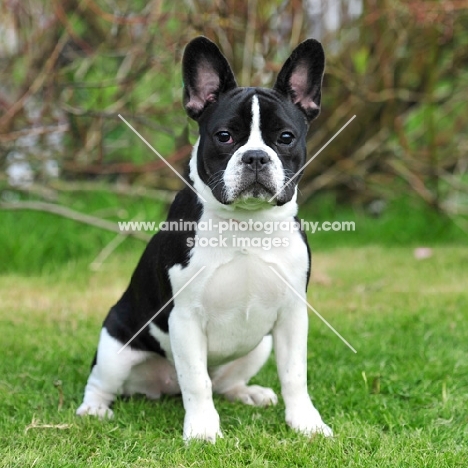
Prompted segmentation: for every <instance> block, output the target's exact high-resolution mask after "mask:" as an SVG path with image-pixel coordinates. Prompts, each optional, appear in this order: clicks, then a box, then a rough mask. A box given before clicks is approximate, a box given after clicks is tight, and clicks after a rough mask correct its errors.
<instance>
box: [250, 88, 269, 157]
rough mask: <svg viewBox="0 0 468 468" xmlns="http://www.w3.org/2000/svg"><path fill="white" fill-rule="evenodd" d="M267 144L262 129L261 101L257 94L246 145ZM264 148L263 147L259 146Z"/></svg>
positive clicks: (254, 99) (253, 101)
mask: <svg viewBox="0 0 468 468" xmlns="http://www.w3.org/2000/svg"><path fill="white" fill-rule="evenodd" d="M256 145H258V146H259V147H262V146H266V145H265V142H264V141H263V138H262V131H261V130H260V103H259V102H258V97H257V95H254V97H253V98H252V125H251V127H250V136H249V140H248V141H247V143H246V145H245V146H256ZM259 149H263V148H259Z"/></svg>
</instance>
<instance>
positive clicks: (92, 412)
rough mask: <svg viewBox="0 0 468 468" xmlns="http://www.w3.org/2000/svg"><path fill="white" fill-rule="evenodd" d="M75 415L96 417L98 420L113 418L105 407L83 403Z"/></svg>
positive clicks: (112, 413) (111, 412) (111, 413)
mask: <svg viewBox="0 0 468 468" xmlns="http://www.w3.org/2000/svg"><path fill="white" fill-rule="evenodd" d="M76 414H77V415H78V416H87V415H89V416H97V417H98V418H99V419H106V418H108V419H112V418H113V417H114V412H113V411H112V410H111V409H110V408H109V407H107V406H104V405H97V406H95V405H90V404H88V403H83V404H82V405H81V406H80V407H79V408H78V409H77V410H76Z"/></svg>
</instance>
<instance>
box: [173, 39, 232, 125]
mask: <svg viewBox="0 0 468 468" xmlns="http://www.w3.org/2000/svg"><path fill="white" fill-rule="evenodd" d="M182 75H183V79H184V106H185V110H186V111H187V114H188V115H189V116H190V117H192V119H195V120H198V118H199V117H201V114H202V113H203V111H204V110H205V109H206V107H208V106H209V105H210V104H211V103H212V102H216V101H217V100H218V97H219V95H220V94H222V93H225V92H227V91H229V90H230V89H232V88H235V87H236V86H237V84H236V80H235V78H234V74H233V73H232V70H231V67H230V66H229V63H228V61H227V59H226V57H225V56H224V55H223V54H222V53H221V52H220V50H219V49H218V47H217V46H216V44H214V43H213V42H211V41H210V40H209V39H207V38H206V37H203V36H199V37H197V38H195V39H193V40H192V41H191V42H190V43H189V44H188V45H187V47H186V48H185V52H184V57H183V59H182Z"/></svg>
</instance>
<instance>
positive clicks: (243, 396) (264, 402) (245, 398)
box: [224, 385, 278, 406]
mask: <svg viewBox="0 0 468 468" xmlns="http://www.w3.org/2000/svg"><path fill="white" fill-rule="evenodd" d="M224 395H225V397H226V398H227V399H228V400H231V401H240V402H242V403H244V404H245V405H252V406H270V405H276V403H278V397H277V396H276V393H275V392H274V391H273V390H272V389H271V388H266V387H260V386H259V385H249V386H247V385H239V386H237V387H235V388H232V389H230V390H228V391H227V392H225V393H224Z"/></svg>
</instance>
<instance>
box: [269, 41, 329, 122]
mask: <svg viewBox="0 0 468 468" xmlns="http://www.w3.org/2000/svg"><path fill="white" fill-rule="evenodd" d="M324 68H325V54H324V52H323V48H322V45H321V44H320V42H318V41H316V40H315V39H308V40H306V41H304V42H302V43H301V44H299V45H298V46H297V47H296V48H295V49H294V50H293V52H292V54H291V56H290V57H289V58H288V59H287V60H286V62H285V63H284V65H283V68H282V69H281V71H280V72H279V74H278V77H277V79H276V83H275V85H274V87H273V89H275V90H276V91H278V92H280V93H281V94H283V95H285V96H289V97H290V98H291V100H292V101H293V102H294V104H296V105H297V106H298V107H299V108H300V109H301V110H302V111H303V112H304V113H305V115H306V117H307V120H308V121H309V122H310V121H311V120H313V119H315V118H316V117H317V116H318V115H319V113H320V101H321V97H322V79H323V71H324Z"/></svg>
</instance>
